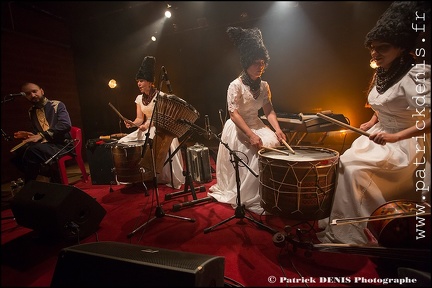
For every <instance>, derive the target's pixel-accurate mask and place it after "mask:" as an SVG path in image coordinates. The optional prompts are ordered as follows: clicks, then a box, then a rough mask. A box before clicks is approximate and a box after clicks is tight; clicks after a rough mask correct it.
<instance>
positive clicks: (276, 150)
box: [262, 146, 290, 155]
mask: <svg viewBox="0 0 432 288" xmlns="http://www.w3.org/2000/svg"><path fill="white" fill-rule="evenodd" d="M262 148H264V149H267V150H271V151H275V152H279V153H281V154H285V155H290V154H289V153H288V152H286V151H283V150H278V149H275V148H271V147H264V146H263V147H262Z"/></svg>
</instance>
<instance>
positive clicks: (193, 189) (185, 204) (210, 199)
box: [165, 119, 215, 211]
mask: <svg viewBox="0 0 432 288" xmlns="http://www.w3.org/2000/svg"><path fill="white" fill-rule="evenodd" d="M177 121H179V122H181V123H184V124H187V125H189V126H190V127H191V128H192V130H191V131H192V132H191V133H190V134H189V136H188V137H187V138H186V139H185V140H184V141H186V140H187V139H189V137H191V136H192V134H193V132H194V131H193V130H195V131H201V133H200V132H198V133H199V134H202V133H206V134H207V133H211V131H206V130H205V129H203V128H201V127H199V126H198V125H196V124H194V123H192V122H190V121H188V120H185V119H179V120H177ZM187 161H188V160H187V155H186V165H185V166H186V171H183V173H184V174H185V186H184V190H183V191H178V192H174V193H171V194H167V195H165V200H167V199H171V198H172V197H176V196H181V195H183V194H186V193H188V192H191V194H192V197H193V199H194V200H191V201H189V202H183V203H179V204H174V205H173V211H178V210H180V209H181V208H184V207H190V206H194V205H195V204H198V203H202V202H213V201H215V199H214V198H213V197H211V196H207V197H204V198H201V199H198V198H197V196H196V190H198V191H199V192H204V191H205V186H200V187H194V185H193V180H192V175H191V174H190V171H189V167H188V162H187ZM188 186H190V189H189V188H188Z"/></svg>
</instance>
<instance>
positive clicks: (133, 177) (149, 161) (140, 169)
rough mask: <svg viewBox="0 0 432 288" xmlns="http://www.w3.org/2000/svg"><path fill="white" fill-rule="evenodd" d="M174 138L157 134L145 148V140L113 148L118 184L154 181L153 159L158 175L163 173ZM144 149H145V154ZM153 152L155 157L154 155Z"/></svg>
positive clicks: (117, 145) (120, 144) (121, 144)
mask: <svg viewBox="0 0 432 288" xmlns="http://www.w3.org/2000/svg"><path fill="white" fill-rule="evenodd" d="M172 140H173V137H172V136H170V135H166V134H163V133H158V132H156V135H155V137H154V138H153V139H150V141H152V145H153V146H152V147H153V149H150V143H147V145H146V147H145V148H144V143H145V140H140V141H130V142H125V143H118V144H116V145H115V146H114V147H112V148H111V152H112V156H113V164H114V172H115V175H116V180H117V183H119V184H130V183H138V182H144V181H149V180H152V179H153V177H154V172H153V159H154V161H155V162H154V165H155V166H154V167H156V173H158V174H160V173H161V172H162V169H163V166H164V163H165V160H166V158H167V155H168V151H169V148H170V145H171V142H172ZM143 149H145V151H144V153H143ZM152 152H153V155H152ZM143 154H144V155H143Z"/></svg>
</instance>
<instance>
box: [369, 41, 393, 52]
mask: <svg viewBox="0 0 432 288" xmlns="http://www.w3.org/2000/svg"><path fill="white" fill-rule="evenodd" d="M392 47H393V45H391V44H389V43H383V44H378V45H376V46H373V45H371V46H370V47H369V48H368V49H369V51H370V52H371V53H372V51H375V52H377V53H380V54H381V53H386V52H388V51H389V50H390V49H391V48H392Z"/></svg>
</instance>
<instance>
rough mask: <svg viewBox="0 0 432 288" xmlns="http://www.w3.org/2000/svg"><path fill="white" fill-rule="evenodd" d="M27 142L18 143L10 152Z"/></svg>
mask: <svg viewBox="0 0 432 288" xmlns="http://www.w3.org/2000/svg"><path fill="white" fill-rule="evenodd" d="M26 143H27V142H24V141H23V142H21V143H20V144H18V145H16V146H15V147H13V148H12V149H11V150H10V152H14V151H15V150H17V149H19V148H21V147H22V146H24V145H25V144H26Z"/></svg>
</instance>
